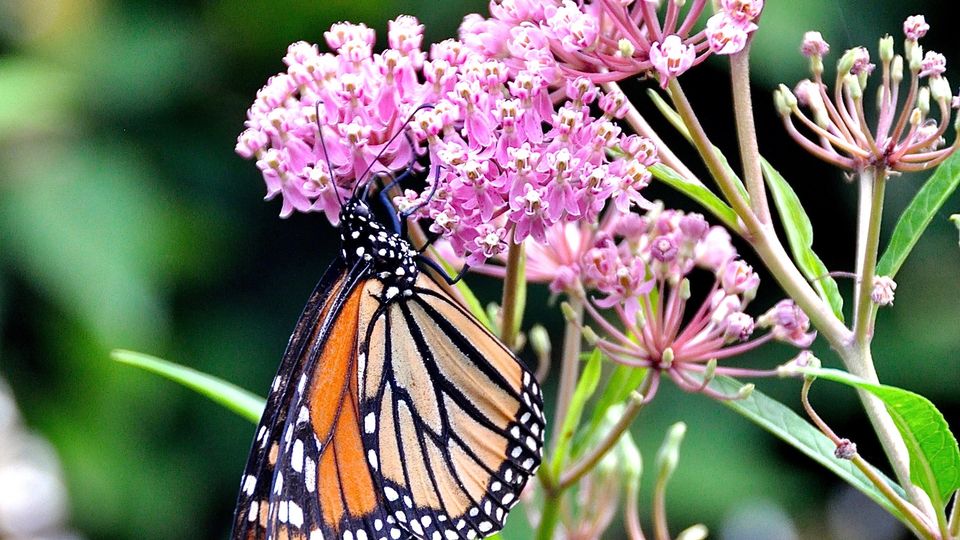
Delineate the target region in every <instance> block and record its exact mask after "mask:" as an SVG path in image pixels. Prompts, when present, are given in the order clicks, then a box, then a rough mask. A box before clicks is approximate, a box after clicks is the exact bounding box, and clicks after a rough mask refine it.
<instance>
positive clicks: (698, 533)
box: [676, 523, 710, 540]
mask: <svg viewBox="0 0 960 540" xmlns="http://www.w3.org/2000/svg"><path fill="white" fill-rule="evenodd" d="M709 534H710V531H709V530H708V529H707V526H706V525H704V524H702V523H697V524H696V525H693V526H691V527H688V528H686V529H684V530H682V531H680V534H678V535H677V538H676V540H706V538H708V537H709Z"/></svg>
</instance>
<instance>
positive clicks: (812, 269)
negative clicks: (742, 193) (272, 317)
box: [760, 159, 843, 321]
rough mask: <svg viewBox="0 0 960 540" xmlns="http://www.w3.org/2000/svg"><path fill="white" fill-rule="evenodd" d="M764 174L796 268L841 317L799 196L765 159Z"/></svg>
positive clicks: (837, 295)
mask: <svg viewBox="0 0 960 540" xmlns="http://www.w3.org/2000/svg"><path fill="white" fill-rule="evenodd" d="M760 166H761V167H762V169H763V177H764V178H765V179H766V180H767V185H768V186H769V187H770V193H772V194H773V202H774V204H776V206H777V212H779V214H780V221H781V222H782V223H783V228H784V230H785V231H786V233H787V242H788V243H789V244H790V251H791V252H792V253H793V259H794V261H795V262H796V263H797V267H799V268H800V271H801V272H802V273H803V275H804V277H806V278H807V279H808V280H810V283H811V284H812V285H813V288H814V289H815V290H816V291H817V294H819V295H820V298H823V299H824V301H826V302H827V303H828V304H830V308H831V309H832V310H833V313H834V315H836V316H837V318H838V319H840V320H841V321H842V320H843V297H842V296H840V290H839V289H838V288H837V282H836V281H834V279H833V278H832V277H830V276H829V275H827V273H828V272H829V270H827V266H826V265H825V264H823V261H822V260H820V257H819V256H817V254H816V253H815V252H814V251H813V225H812V224H811V223H810V218H809V217H808V216H807V213H806V211H804V209H803V205H802V204H800V198H799V197H797V194H796V192H794V191H793V188H791V187H790V184H789V183H788V182H787V181H786V179H785V178H784V177H783V176H782V175H781V174H780V173H779V172H777V170H776V169H774V168H773V166H772V165H770V163H769V162H768V161H767V160H765V159H764V160H762V161H761V163H760Z"/></svg>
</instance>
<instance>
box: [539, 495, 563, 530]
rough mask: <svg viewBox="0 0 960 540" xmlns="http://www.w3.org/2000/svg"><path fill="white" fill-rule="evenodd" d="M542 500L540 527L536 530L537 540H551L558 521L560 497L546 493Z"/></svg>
mask: <svg viewBox="0 0 960 540" xmlns="http://www.w3.org/2000/svg"><path fill="white" fill-rule="evenodd" d="M544 495H545V497H544V499H543V511H542V512H541V514H540V526H539V527H538V528H537V540H552V539H553V531H554V530H556V528H557V522H558V521H560V502H561V498H562V495H561V494H560V493H557V492H552V493H551V492H549V491H546V492H545V493H544Z"/></svg>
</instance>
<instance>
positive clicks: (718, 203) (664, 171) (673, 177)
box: [650, 163, 740, 231]
mask: <svg viewBox="0 0 960 540" xmlns="http://www.w3.org/2000/svg"><path fill="white" fill-rule="evenodd" d="M650 172H651V173H653V176H654V177H656V178H657V180H660V181H661V182H663V183H664V184H667V185H668V186H670V187H672V188H673V189H675V190H677V191H679V192H680V193H683V194H684V195H686V196H687V197H690V198H691V199H693V200H694V201H696V202H698V203H700V205H701V206H703V207H704V208H706V209H707V210H708V211H709V212H710V213H711V214H713V215H714V217H716V218H717V219H719V220H720V221H721V222H723V224H724V225H726V227H727V228H728V229H730V230H732V231H739V230H740V227H739V225H737V213H736V212H734V211H733V208H730V207H729V206H727V203H725V202H723V200H722V199H721V198H720V197H718V196H717V195H716V194H714V193H713V192H712V191H710V190H709V189H707V188H706V187H705V186H704V185H703V184H694V183H691V182H689V181H687V180H686V179H685V178H684V177H682V176H680V175H679V174H677V172H676V171H674V170H673V169H671V168H670V167H668V166H666V165H664V164H663V163H658V164H656V165H654V166H653V167H650Z"/></svg>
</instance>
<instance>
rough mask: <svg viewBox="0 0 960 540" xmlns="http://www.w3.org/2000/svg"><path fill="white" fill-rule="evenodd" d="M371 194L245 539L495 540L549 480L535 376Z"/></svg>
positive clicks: (255, 460) (333, 283)
mask: <svg viewBox="0 0 960 540" xmlns="http://www.w3.org/2000/svg"><path fill="white" fill-rule="evenodd" d="M321 142H322V140H321ZM387 146H389V144H388V145H387ZM371 183H372V181H368V182H367V188H366V189H364V190H362V193H359V194H358V193H357V191H356V190H355V191H354V193H353V194H352V195H351V197H350V199H349V200H347V201H346V202H343V203H342V205H341V210H340V226H339V227H340V241H341V249H340V255H339V257H337V259H336V260H335V261H334V262H333V263H332V264H331V265H330V268H329V269H328V270H327V271H326V273H325V274H324V276H323V278H322V279H321V280H320V283H319V284H318V285H317V287H316V289H315V290H314V291H313V294H311V296H310V299H309V300H308V301H307V305H306V307H305V308H304V310H303V313H302V314H301V315H300V319H299V320H298V321H297V324H296V327H295V328H294V331H293V334H292V335H291V337H290V341H289V342H288V344H287V349H286V352H285V353H284V355H283V359H282V361H281V363H280V368H279V371H278V373H277V376H276V378H275V379H274V380H273V385H272V387H271V391H270V395H269V397H268V399H267V404H266V408H265V409H264V413H263V417H262V418H261V420H260V425H259V426H258V428H257V432H256V437H255V439H254V441H253V447H252V449H251V451H250V456H249V458H248V461H247V465H246V470H245V472H244V475H243V477H242V479H241V486H240V494H239V497H238V501H237V507H236V511H235V513H234V518H233V534H232V538H234V539H251V538H254V539H262V538H268V539H273V538H277V539H279V538H298V539H309V540H319V539H327V540H331V539H336V540H340V539H342V540H374V539H394V540H395V539H398V538H404V539H425V540H426V539H429V540H442V539H457V538H466V539H474V538H482V537H485V536H488V535H490V534H493V533H494V532H496V531H498V530H500V529H501V528H502V527H503V524H504V521H505V519H506V516H507V512H508V511H509V510H510V508H511V507H513V505H514V504H516V502H517V499H518V496H519V494H520V491H521V490H522V489H523V487H524V485H525V484H526V482H527V480H528V479H529V478H530V476H532V475H533V474H534V473H535V472H536V469H537V467H538V466H539V465H540V459H541V453H542V445H543V433H544V420H543V411H542V409H543V400H542V396H541V392H540V389H539V387H538V385H537V382H536V380H535V378H534V376H533V375H532V374H531V373H530V371H529V370H528V369H527V368H526V367H525V366H524V365H523V364H522V363H521V362H520V360H518V359H517V358H516V356H514V355H513V353H512V352H511V351H510V350H509V349H508V348H507V347H505V346H504V345H503V344H502V343H501V342H500V341H499V340H498V339H497V338H496V337H495V336H494V335H493V334H492V333H490V332H489V331H488V330H487V329H486V328H484V327H483V325H482V324H481V323H480V322H479V321H478V320H477V319H476V318H474V317H473V316H472V315H471V314H470V312H469V311H467V310H466V309H464V308H463V307H462V306H461V305H460V304H459V303H458V302H457V301H456V300H455V299H453V298H452V297H451V296H450V295H449V294H448V293H447V292H446V291H445V290H444V289H443V287H441V284H440V282H439V281H438V279H437V277H435V276H434V275H431V273H430V272H429V271H428V270H426V269H425V268H423V265H424V264H426V265H427V266H432V267H433V268H434V269H436V267H435V265H431V264H430V262H431V261H430V260H429V259H426V258H425V257H423V256H422V255H420V253H418V252H417V251H416V250H415V249H413V247H412V246H411V244H410V243H409V242H408V241H407V240H406V238H405V237H406V234H405V233H406V221H405V220H406V218H407V217H408V216H409V215H410V214H411V213H412V212H409V211H408V212H404V213H398V214H392V216H394V217H395V218H399V219H392V220H391V223H389V224H386V223H383V222H381V221H380V220H378V219H377V217H376V216H375V214H374V212H373V211H372V210H371V207H370V205H369V204H368V202H367V194H368V192H369V188H370V184H371ZM435 185H436V183H435ZM386 189H387V188H384V189H382V190H381V199H382V200H384V202H385V204H387V205H389V202H388V201H387V200H386V197H385V196H384V195H383V194H384V193H385V192H386ZM390 209H391V211H393V207H392V206H390ZM448 281H450V280H449V279H448Z"/></svg>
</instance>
